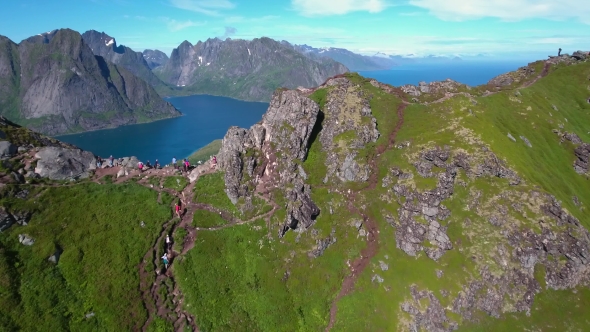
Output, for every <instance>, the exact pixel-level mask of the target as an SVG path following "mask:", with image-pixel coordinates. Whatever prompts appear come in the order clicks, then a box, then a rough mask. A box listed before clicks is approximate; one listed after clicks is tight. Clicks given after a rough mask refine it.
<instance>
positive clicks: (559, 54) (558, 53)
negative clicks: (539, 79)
mask: <svg viewBox="0 0 590 332" xmlns="http://www.w3.org/2000/svg"><path fill="white" fill-rule="evenodd" d="M557 56H561V47H560V48H559V52H557Z"/></svg>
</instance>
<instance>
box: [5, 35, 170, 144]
mask: <svg viewBox="0 0 590 332" xmlns="http://www.w3.org/2000/svg"><path fill="white" fill-rule="evenodd" d="M0 43H1V44H2V46H1V48H0V51H1V53H2V54H0V68H1V69H0V77H1V80H2V81H3V82H7V83H8V84H6V85H4V87H3V88H2V89H1V90H0V92H1V93H2V94H0V105H3V106H4V107H3V108H2V110H1V112H2V114H3V115H5V116H6V117H8V118H9V119H11V120H13V121H15V122H17V123H21V124H24V125H26V126H28V127H29V128H32V129H34V130H37V131H39V132H42V133H45V134H50V135H56V134H63V133H68V132H80V131H85V130H95V129H102V128H110V127H114V126H119V125H124V124H132V123H139V122H146V121H153V120H157V119H162V118H166V117H172V116H178V115H180V113H179V112H178V111H177V110H176V109H174V107H172V105H171V104H169V103H168V102H165V101H164V100H162V98H160V97H159V96H158V94H157V93H156V92H155V91H154V90H153V88H151V87H150V86H149V85H148V84H147V83H146V82H144V81H143V80H141V79H139V78H137V77H136V76H134V75H133V74H132V73H131V72H129V71H127V70H126V69H124V68H121V67H118V66H116V65H113V64H111V63H109V62H106V61H105V60H104V58H102V57H100V56H95V55H94V54H93V52H92V50H91V49H90V48H89V47H88V46H87V45H86V43H85V42H84V40H83V38H82V36H81V35H80V34H79V33H77V32H75V31H73V30H69V29H61V30H54V31H52V32H49V33H46V34H42V35H37V36H33V37H31V38H28V39H26V40H24V41H22V42H21V43H20V44H18V45H17V44H15V43H14V42H12V41H10V40H9V39H7V38H3V39H2V40H1V41H0Z"/></svg>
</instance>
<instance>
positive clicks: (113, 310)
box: [0, 184, 171, 331]
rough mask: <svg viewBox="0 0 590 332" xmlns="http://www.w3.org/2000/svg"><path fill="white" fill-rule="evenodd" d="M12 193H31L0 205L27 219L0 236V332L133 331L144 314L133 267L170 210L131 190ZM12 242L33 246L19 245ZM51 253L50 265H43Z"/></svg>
mask: <svg viewBox="0 0 590 332" xmlns="http://www.w3.org/2000/svg"><path fill="white" fill-rule="evenodd" d="M19 187H20V188H19V189H29V190H30V191H31V192H30V193H29V195H28V196H27V199H24V200H23V199H20V198H14V197H12V198H10V197H4V198H3V199H2V200H1V204H2V206H4V207H5V208H7V209H8V210H9V211H11V212H17V211H29V212H32V213H33V215H32V219H31V220H30V222H29V223H28V225H26V226H19V225H14V226H12V227H11V228H10V229H8V231H6V232H3V233H0V297H1V300H0V330H3V331H15V330H22V331H99V330H100V331H121V330H133V329H136V328H137V327H138V325H139V326H140V325H141V324H142V323H141V322H143V321H145V319H146V318H147V312H146V310H145V308H144V306H143V304H142V300H141V294H140V292H139V290H138V286H139V270H138V264H139V263H140V262H141V260H142V258H143V256H144V255H145V253H146V252H147V251H148V249H149V248H150V246H151V245H152V243H153V242H154V240H155V238H156V236H157V235H158V233H159V232H160V228H161V226H162V224H163V223H164V222H165V221H166V220H168V219H170V216H171V212H170V208H169V206H167V205H163V204H158V203H157V196H158V194H157V193H156V192H155V191H152V190H149V189H147V188H145V187H142V186H139V185H136V184H130V185H127V184H124V185H108V184H103V185H99V184H80V185H72V186H58V187H32V186H30V187H28V188H27V187H25V186H19ZM142 222H143V223H142ZM142 225H143V226H142ZM19 234H27V235H29V236H30V237H32V238H33V239H34V240H35V243H34V244H33V245H32V246H25V245H22V244H20V243H19V242H18V236H19ZM56 251H61V252H62V253H61V255H60V257H59V260H58V262H57V264H55V263H52V262H50V261H48V258H49V257H50V256H52V255H53V254H54V253H55V252H56ZM92 313H93V314H92Z"/></svg>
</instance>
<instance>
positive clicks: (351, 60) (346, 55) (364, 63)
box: [285, 42, 397, 71]
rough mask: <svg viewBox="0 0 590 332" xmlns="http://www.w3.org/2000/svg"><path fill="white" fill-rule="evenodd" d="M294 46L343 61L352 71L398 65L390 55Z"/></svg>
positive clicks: (305, 52) (302, 51)
mask: <svg viewBox="0 0 590 332" xmlns="http://www.w3.org/2000/svg"><path fill="white" fill-rule="evenodd" d="M285 43H287V44H288V42H285ZM293 48H294V49H295V50H297V51H298V52H300V53H302V54H305V55H308V56H312V55H314V56H316V57H323V58H330V59H332V60H334V61H337V62H340V63H342V64H343V65H345V66H346V67H347V68H348V69H350V70H351V71H368V70H388V69H391V68H392V67H394V66H396V65H397V63H396V62H395V61H394V60H393V59H391V58H389V57H381V56H367V55H361V54H357V53H353V52H351V51H349V50H347V49H344V48H334V47H325V48H315V47H311V46H308V45H293Z"/></svg>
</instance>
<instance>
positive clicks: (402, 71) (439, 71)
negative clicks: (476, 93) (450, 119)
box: [359, 60, 528, 86]
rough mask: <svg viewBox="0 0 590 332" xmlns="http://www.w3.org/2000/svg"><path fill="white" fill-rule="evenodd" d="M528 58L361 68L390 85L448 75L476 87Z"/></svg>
mask: <svg viewBox="0 0 590 332" xmlns="http://www.w3.org/2000/svg"><path fill="white" fill-rule="evenodd" d="M527 63H528V62H527V61H524V60H523V61H520V62H516V61H496V62H479V61H457V62H451V63H444V64H442V63H441V64H411V65H403V66H399V67H394V68H392V69H391V70H379V71H361V72H359V74H361V75H362V76H364V77H369V78H374V79H376V80H378V81H379V82H382V83H387V84H391V85H393V86H401V85H404V84H413V85H418V83H419V82H420V81H425V82H427V83H428V82H433V81H443V80H446V79H447V78H450V79H452V80H454V81H457V82H460V83H463V84H467V85H469V86H477V85H481V84H485V83H487V82H488V81H489V80H490V79H492V78H494V77H495V76H498V75H500V74H503V73H506V72H509V71H513V70H516V69H518V68H519V67H522V66H526V65H527Z"/></svg>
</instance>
